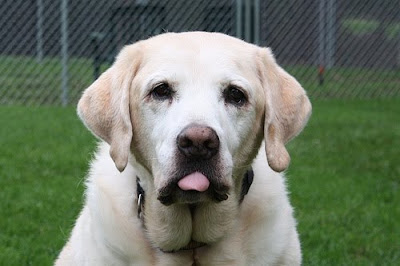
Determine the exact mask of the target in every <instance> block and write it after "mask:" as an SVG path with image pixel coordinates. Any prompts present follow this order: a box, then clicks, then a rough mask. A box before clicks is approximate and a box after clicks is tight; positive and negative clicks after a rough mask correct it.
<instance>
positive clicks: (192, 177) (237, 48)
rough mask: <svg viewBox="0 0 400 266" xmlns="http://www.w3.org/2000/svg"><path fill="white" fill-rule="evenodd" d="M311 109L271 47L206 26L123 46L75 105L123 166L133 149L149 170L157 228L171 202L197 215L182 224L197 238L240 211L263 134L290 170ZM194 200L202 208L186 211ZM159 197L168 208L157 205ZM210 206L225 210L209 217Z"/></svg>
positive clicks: (276, 161)
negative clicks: (293, 144) (292, 148)
mask: <svg viewBox="0 0 400 266" xmlns="http://www.w3.org/2000/svg"><path fill="white" fill-rule="evenodd" d="M310 112H311V105H310V102H309V100H308V98H307V96H306V94H305V91H304V90H303V88H302V87H301V86H300V85H299V83H298V82H297V81H296V80H295V79H294V78H293V77H292V76H290V75H289V74H288V73H286V72H285V71H284V70H283V69H282V68H280V67H279V66H278V65H277V64H276V62H275V60H274V58H273V55H272V53H271V51H270V50H269V49H268V48H260V47H258V46H255V45H252V44H248V43H245V42H243V41H241V40H238V39H236V38H233V37H229V36H226V35H223V34H218V33H201V32H192V33H178V34H176V33H167V34H163V35H159V36H156V37H153V38H150V39H148V40H145V41H141V42H138V43H136V44H133V45H129V46H126V47H125V48H124V49H123V50H122V51H121V52H120V54H119V55H118V57H117V59H116V61H115V63H114V64H113V65H112V66H111V67H110V68H109V69H108V70H107V71H106V72H104V73H103V74H102V75H101V76H100V77H99V79H98V80H96V81H95V82H94V83H93V84H92V85H91V86H90V87H89V88H88V89H87V90H86V91H85V93H84V94H83V96H82V98H81V100H80V102H79V105H78V113H79V116H80V117H81V119H82V120H83V121H84V123H85V124H86V126H87V127H88V128H89V129H90V130H91V131H92V132H93V133H94V134H95V135H96V136H98V137H100V138H101V139H103V140H105V141H106V142H107V143H109V144H110V155H111V157H112V159H113V160H114V162H115V165H116V167H117V168H118V170H119V171H123V170H124V169H125V167H126V165H127V163H128V161H129V157H130V154H132V155H133V156H132V157H133V158H134V162H133V163H134V164H138V165H140V168H141V169H143V172H146V173H143V175H145V176H148V177H147V178H146V182H147V183H146V184H145V187H146V189H147V190H148V191H151V193H152V195H154V196H150V199H149V200H147V199H146V201H149V203H146V204H148V206H147V205H146V210H149V209H150V210H149V212H150V214H147V211H146V216H150V215H153V217H152V218H151V219H148V223H149V225H148V226H147V227H148V228H149V227H150V228H149V232H150V234H151V231H152V230H151V228H152V224H153V223H156V222H155V220H157V218H154V217H155V216H157V215H158V216H163V215H164V216H165V217H164V218H163V219H164V220H163V221H164V223H167V224H169V221H170V219H173V218H171V215H170V216H168V214H166V213H168V212H172V211H174V212H175V214H174V215H173V216H176V217H179V219H181V220H180V221H179V222H181V223H184V222H185V221H189V222H191V225H190V226H188V229H184V231H185V230H186V231H188V233H187V234H189V235H190V238H197V239H195V240H198V241H203V242H206V241H208V242H210V241H214V240H215V239H217V238H218V236H219V237H221V236H220V234H221V233H220V232H204V231H207V230H206V229H204V228H203V229H199V231H202V232H201V233H196V229H195V227H196V224H199V225H198V227H203V226H204V223H207V222H208V223H209V225H210V227H213V226H215V224H216V223H220V224H223V223H226V221H225V220H226V219H230V218H231V214H228V213H233V214H232V215H234V213H235V211H233V210H234V209H235V206H236V205H238V196H239V195H238V194H239V193H240V186H241V179H242V176H243V174H244V173H245V171H246V170H247V169H248V167H249V165H250V164H251V162H252V160H253V159H254V157H255V155H256V154H257V152H258V149H259V146H260V144H261V143H262V141H263V139H264V140H265V149H266V153H267V159H268V163H269V165H270V166H271V168H272V169H273V170H275V171H278V172H280V171H283V170H285V169H286V168H287V167H288V165H289V161H290V157H289V154H288V152H287V150H286V148H285V144H286V143H287V142H288V141H289V140H290V139H291V138H293V137H294V136H296V135H297V134H298V133H299V132H300V131H301V130H302V128H303V127H304V125H305V123H306V121H307V119H308V117H309V115H310ZM132 178H136V177H132ZM188 205H190V206H191V208H188V207H187V206H188ZM194 205H196V206H197V205H198V206H202V208H203V209H204V211H203V213H202V214H195V215H193V211H192V213H191V214H190V211H186V210H189V209H191V210H192V207H193V206H194ZM160 206H164V207H163V208H164V211H163V213H160V212H158V213H157V214H156V213H154V214H152V209H157V208H158V209H160V208H161V207H160ZM204 206H208V207H204ZM199 209H200V207H199ZM211 209H212V210H215V211H217V212H222V216H221V215H219V216H218V218H215V219H216V220H215V221H214V220H212V218H204V217H203V216H207V215H206V213H207V212H210V210H211ZM165 210H168V211H165ZM198 212H199V213H200V212H201V211H198ZM224 212H225V213H224ZM176 213H179V215H177V214H176ZM188 213H189V214H188ZM196 216H201V217H198V219H197V220H201V221H197V220H196ZM208 216H210V215H208ZM166 217H168V218H166ZM202 219H203V220H202ZM207 219H208V220H207ZM210 219H211V220H210ZM177 221H178V220H177ZM171 222H173V221H171ZM157 226H159V227H160V226H161V227H162V225H160V224H158V225H157ZM169 226H170V224H169ZM155 227H156V225H154V230H162V229H160V228H158V229H156V228H155ZM181 230H182V229H181ZM172 231H173V230H172ZM186 231H185V232H186ZM214 231H215V230H214ZM222 233H223V230H222ZM181 234H185V233H181ZM154 235H159V233H154ZM216 235H217V236H216ZM154 237H155V238H156V236H154ZM170 238H172V239H174V236H171V237H170ZM183 238H184V239H182V240H176V239H175V240H171V239H167V240H165V241H166V243H162V240H157V239H156V240H154V239H153V242H157V245H158V246H160V247H162V248H165V249H176V248H179V247H180V246H179V245H181V246H182V244H183V243H185V241H187V240H188V239H187V238H188V237H186V238H185V237H183ZM167 242H168V243H167ZM171 242H175V243H172V244H171ZM177 242H178V243H177ZM180 242H181V243H180Z"/></svg>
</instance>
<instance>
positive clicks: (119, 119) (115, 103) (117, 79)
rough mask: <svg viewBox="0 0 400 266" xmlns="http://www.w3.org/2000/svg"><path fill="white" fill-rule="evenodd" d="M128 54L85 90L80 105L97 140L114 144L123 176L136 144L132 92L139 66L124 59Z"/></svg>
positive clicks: (112, 153)
mask: <svg viewBox="0 0 400 266" xmlns="http://www.w3.org/2000/svg"><path fill="white" fill-rule="evenodd" d="M127 49H129V47H127V48H125V49H124V50H127ZM124 53H125V55H124ZM126 54H128V53H127V52H126V51H125V52H124V51H122V52H121V53H120V55H119V56H118V58H117V59H116V62H115V63H114V65H113V66H111V67H110V68H109V69H108V70H107V71H105V72H104V73H103V74H102V75H101V76H100V77H99V78H98V79H97V80H96V81H95V82H94V83H93V84H92V85H91V86H90V87H89V88H87V89H86V90H85V92H84V93H83V95H82V97H81V99H80V100H79V103H78V115H79V117H80V118H81V119H82V121H83V122H84V124H85V125H86V127H87V128H89V129H90V131H92V133H93V134H94V135H95V136H97V137H99V138H101V139H103V140H104V141H106V142H107V143H108V144H110V155H111V158H112V159H113V160H114V163H115V166H116V167H117V168H118V170H119V171H120V172H122V171H123V170H124V169H125V167H126V165H127V163H128V156H129V152H130V145H131V141H132V123H131V119H130V112H129V91H130V86H131V82H132V79H133V76H134V72H135V62H129V60H128V59H127V58H124V57H125V56H127V55H126Z"/></svg>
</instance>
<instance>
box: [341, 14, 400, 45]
mask: <svg viewBox="0 0 400 266" xmlns="http://www.w3.org/2000/svg"><path fill="white" fill-rule="evenodd" d="M381 23H382V22H379V21H378V20H374V19H364V18H348V19H344V20H343V21H342V22H341V25H342V27H343V28H344V29H346V30H347V31H349V32H350V33H352V34H355V35H365V34H371V33H373V32H375V31H376V30H377V29H378V28H379V26H380V24H381ZM384 34H385V36H386V38H388V39H389V40H395V39H396V38H398V36H399V34H400V23H396V22H393V23H388V24H387V25H384Z"/></svg>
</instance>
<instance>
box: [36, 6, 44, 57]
mask: <svg viewBox="0 0 400 266" xmlns="http://www.w3.org/2000/svg"><path fill="white" fill-rule="evenodd" d="M36 17H37V22H36V60H37V61H38V63H41V62H42V60H43V0H37V1H36Z"/></svg>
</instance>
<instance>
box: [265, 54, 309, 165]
mask: <svg viewBox="0 0 400 266" xmlns="http://www.w3.org/2000/svg"><path fill="white" fill-rule="evenodd" d="M258 60H259V64H258V65H259V68H260V69H259V73H260V76H261V79H262V86H263V90H264V95H265V99H266V108H265V124H264V139H265V149H266V153H267V160H268V164H269V165H270V167H271V168H272V169H273V170H274V171H277V172H281V171H283V170H285V169H286V168H287V167H288V166H289V163H290V156H289V153H288V152H287V150H286V148H285V144H286V143H287V142H289V141H290V140H291V139H292V138H294V137H295V136H297V135H298V134H299V133H300V132H301V130H302V129H303V128H304V126H305V125H306V123H307V121H308V118H309V117H310V115H311V103H310V100H309V99H308V97H307V95H306V92H305V90H304V89H303V88H302V87H301V85H300V84H299V83H298V82H297V80H296V79H295V78H294V77H292V76H291V75H289V74H288V73H287V72H286V71H285V70H283V69H282V68H281V67H279V66H278V64H277V63H276V61H275V59H274V56H273V54H272V52H271V50H270V49H269V48H261V49H260V53H259V55H258Z"/></svg>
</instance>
